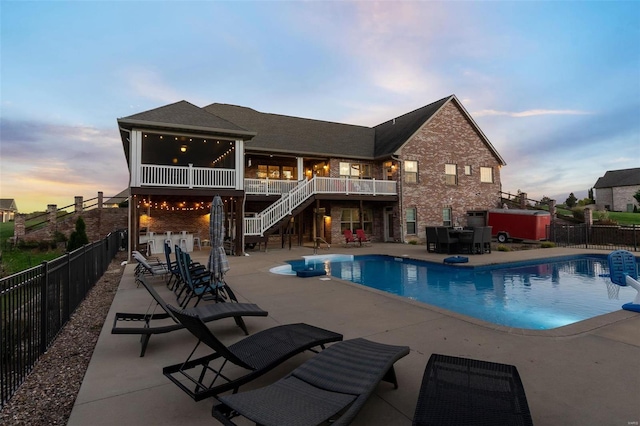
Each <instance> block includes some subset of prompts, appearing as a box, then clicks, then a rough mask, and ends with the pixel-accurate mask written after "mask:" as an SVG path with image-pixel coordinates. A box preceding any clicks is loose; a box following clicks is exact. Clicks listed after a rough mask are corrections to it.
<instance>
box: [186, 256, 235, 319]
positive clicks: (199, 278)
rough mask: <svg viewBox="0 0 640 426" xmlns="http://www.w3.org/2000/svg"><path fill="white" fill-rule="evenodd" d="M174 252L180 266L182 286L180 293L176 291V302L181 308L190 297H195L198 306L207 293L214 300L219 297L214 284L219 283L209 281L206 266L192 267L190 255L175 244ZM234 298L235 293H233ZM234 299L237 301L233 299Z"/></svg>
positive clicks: (209, 274)
mask: <svg viewBox="0 0 640 426" xmlns="http://www.w3.org/2000/svg"><path fill="white" fill-rule="evenodd" d="M176 252H178V255H179V256H178V259H179V261H178V267H179V268H180V276H181V278H182V282H183V288H182V289H181V291H180V293H178V295H177V297H178V304H179V305H180V307H181V308H183V309H184V308H186V307H187V305H188V304H189V302H190V301H191V299H194V298H195V299H196V301H195V304H194V305H193V306H194V307H195V306H198V303H200V301H201V300H202V299H203V298H204V297H205V296H206V295H209V296H210V299H215V300H216V301H222V300H218V299H220V297H219V294H218V291H217V289H216V286H218V285H219V284H217V283H214V282H212V281H211V273H210V271H208V270H207V269H206V268H205V269H200V268H198V269H192V268H190V265H191V256H189V254H188V253H186V252H184V251H182V250H180V249H179V248H178V246H176ZM234 299H235V295H234ZM234 301H237V299H235V300H234Z"/></svg>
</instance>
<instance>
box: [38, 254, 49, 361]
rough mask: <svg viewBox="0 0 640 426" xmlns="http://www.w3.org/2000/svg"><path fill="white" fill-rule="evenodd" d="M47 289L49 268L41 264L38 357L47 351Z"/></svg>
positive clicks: (45, 264)
mask: <svg viewBox="0 0 640 426" xmlns="http://www.w3.org/2000/svg"><path fill="white" fill-rule="evenodd" d="M48 288H49V267H48V263H47V262H42V281H41V284H40V348H39V349H40V352H39V354H40V355H42V354H43V353H45V352H46V351H47V328H48V327H47V324H48V321H47V316H48V314H49V303H48V301H49V298H48V297H47V289H48Z"/></svg>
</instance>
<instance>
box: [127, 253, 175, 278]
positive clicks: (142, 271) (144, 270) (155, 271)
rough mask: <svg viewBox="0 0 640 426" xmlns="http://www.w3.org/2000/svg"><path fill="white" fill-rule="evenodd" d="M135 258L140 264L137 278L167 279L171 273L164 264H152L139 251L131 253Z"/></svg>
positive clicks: (137, 267)
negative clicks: (142, 276)
mask: <svg viewBox="0 0 640 426" xmlns="http://www.w3.org/2000/svg"><path fill="white" fill-rule="evenodd" d="M131 254H132V256H133V258H134V259H135V260H136V262H138V265H137V266H136V269H135V271H134V274H135V275H136V276H140V275H151V276H154V277H158V276H161V277H166V275H167V274H168V273H169V271H168V270H167V266H166V265H165V264H164V263H160V262H154V263H150V262H149V260H148V259H147V258H145V257H144V256H143V255H142V253H140V252H138V251H133V252H131Z"/></svg>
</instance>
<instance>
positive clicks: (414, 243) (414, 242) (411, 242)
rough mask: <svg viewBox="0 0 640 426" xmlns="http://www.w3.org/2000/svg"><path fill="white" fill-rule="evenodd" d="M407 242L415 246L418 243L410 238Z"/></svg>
mask: <svg viewBox="0 0 640 426" xmlns="http://www.w3.org/2000/svg"><path fill="white" fill-rule="evenodd" d="M409 244H411V245H412V246H415V245H417V244H418V242H417V241H416V240H411V241H409Z"/></svg>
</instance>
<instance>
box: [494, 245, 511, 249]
mask: <svg viewBox="0 0 640 426" xmlns="http://www.w3.org/2000/svg"><path fill="white" fill-rule="evenodd" d="M496 250H498V251H511V249H510V248H509V247H507V246H505V245H504V244H499V245H498V247H496Z"/></svg>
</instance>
